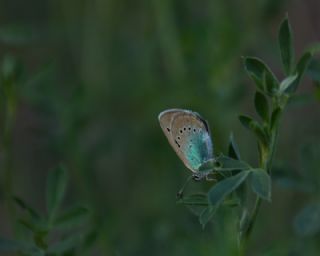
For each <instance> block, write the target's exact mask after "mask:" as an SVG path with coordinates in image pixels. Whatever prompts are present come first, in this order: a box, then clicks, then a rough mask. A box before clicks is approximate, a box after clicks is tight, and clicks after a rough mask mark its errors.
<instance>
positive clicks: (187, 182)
mask: <svg viewBox="0 0 320 256" xmlns="http://www.w3.org/2000/svg"><path fill="white" fill-rule="evenodd" d="M192 178H194V177H193V175H191V176H189V177H188V179H187V180H186V182H185V183H184V184H183V186H182V188H181V189H180V190H179V191H178V193H177V198H178V199H182V197H183V192H184V190H185V188H186V187H187V185H188V184H189V182H190V181H191V179H192Z"/></svg>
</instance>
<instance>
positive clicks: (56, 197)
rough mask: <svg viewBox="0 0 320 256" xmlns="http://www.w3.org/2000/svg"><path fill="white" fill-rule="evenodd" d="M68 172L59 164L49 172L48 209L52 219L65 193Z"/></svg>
mask: <svg viewBox="0 0 320 256" xmlns="http://www.w3.org/2000/svg"><path fill="white" fill-rule="evenodd" d="M66 184H67V172H66V170H65V168H64V167H63V166H61V165H60V166H58V167H57V168H56V169H54V170H52V171H51V172H50V173H49V176H48V179H47V210H48V214H49V218H50V219H52V218H53V216H54V214H55V212H56V210H57V209H58V207H59V205H60V203H61V201H62V199H63V197H64V193H65V189H66Z"/></svg>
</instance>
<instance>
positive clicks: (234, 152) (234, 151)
mask: <svg viewBox="0 0 320 256" xmlns="http://www.w3.org/2000/svg"><path fill="white" fill-rule="evenodd" d="M228 155H229V156H230V157H231V158H233V159H237V160H240V159H241V156H240V151H239V147H238V144H237V143H236V141H235V140H234V136H233V133H231V134H230V137H229V147H228Z"/></svg>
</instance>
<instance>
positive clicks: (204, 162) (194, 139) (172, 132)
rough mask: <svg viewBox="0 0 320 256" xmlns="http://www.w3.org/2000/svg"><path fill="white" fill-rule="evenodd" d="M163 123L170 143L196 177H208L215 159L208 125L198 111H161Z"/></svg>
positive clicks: (161, 123) (162, 126)
mask: <svg viewBox="0 0 320 256" xmlns="http://www.w3.org/2000/svg"><path fill="white" fill-rule="evenodd" d="M158 118H159V122H160V126H161V128H162V130H163V132H164V134H165V135H166V137H167V139H168V141H169V143H170V145H171V146H172V147H173V149H174V151H175V152H176V153H177V155H178V156H179V158H180V159H181V160H182V162H183V163H184V165H185V166H186V167H187V168H188V169H190V170H191V171H192V173H193V178H194V179H195V180H201V179H203V178H207V177H208V175H209V174H210V173H211V172H212V169H211V168H210V167H206V166H210V164H211V163H212V162H214V156H213V145H212V140H211V135H210V130H209V125H208V123H207V121H206V120H204V119H203V118H202V117H201V116H200V115H199V114H198V113H196V112H193V111H190V110H185V109H168V110H165V111H163V112H161V113H160V114H159V117H158Z"/></svg>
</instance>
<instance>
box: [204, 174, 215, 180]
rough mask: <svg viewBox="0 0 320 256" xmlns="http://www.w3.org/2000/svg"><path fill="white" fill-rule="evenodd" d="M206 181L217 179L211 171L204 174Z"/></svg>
mask: <svg viewBox="0 0 320 256" xmlns="http://www.w3.org/2000/svg"><path fill="white" fill-rule="evenodd" d="M206 181H217V179H216V178H215V175H214V174H213V173H209V174H208V175H206Z"/></svg>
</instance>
